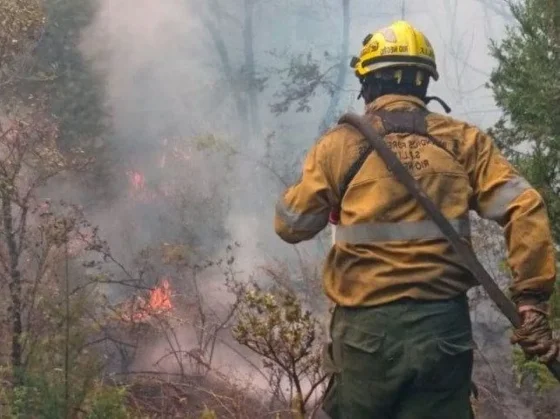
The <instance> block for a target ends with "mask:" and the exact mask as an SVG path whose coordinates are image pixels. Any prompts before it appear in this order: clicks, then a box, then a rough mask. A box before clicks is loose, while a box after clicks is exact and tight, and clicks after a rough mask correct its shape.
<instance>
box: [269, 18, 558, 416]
mask: <svg viewBox="0 0 560 419" xmlns="http://www.w3.org/2000/svg"><path fill="white" fill-rule="evenodd" d="M351 65H352V67H353V69H354V71H355V74H356V76H357V77H358V79H359V81H360V84H361V92H360V96H361V97H363V99H364V101H365V117H366V118H368V119H369V120H370V121H371V124H372V126H373V127H374V128H375V129H376V130H377V131H378V132H381V133H383V135H384V136H385V137H384V138H385V141H386V142H387V144H388V145H389V146H390V148H391V149H392V150H393V151H394V152H395V154H397V155H398V156H399V159H400V160H401V161H402V162H403V164H404V165H405V166H406V167H407V168H408V169H409V171H410V172H411V173H412V174H413V175H414V177H415V178H416V179H417V180H418V182H419V183H420V185H421V187H422V188H423V189H424V190H425V191H426V193H427V195H428V196H429V197H430V198H431V199H432V200H433V201H434V203H435V204H436V205H437V206H438V207H439V208H440V210H441V211H442V213H443V214H444V215H445V216H446V217H447V218H448V219H449V221H450V222H451V224H452V225H453V226H454V228H456V229H457V231H458V232H459V233H460V234H461V235H463V236H464V237H465V238H466V239H467V240H470V225H469V217H468V212H469V210H474V211H476V212H477V213H478V214H479V215H480V216H481V217H483V218H485V219H489V220H494V221H495V222H497V223H498V224H499V225H500V226H502V227H503V231H504V237H505V239H506V244H507V249H508V263H509V266H510V268H511V272H512V276H513V279H512V282H511V284H510V291H511V294H510V295H511V298H512V300H513V301H514V303H515V304H516V306H517V307H518V310H519V312H520V314H521V316H522V318H523V325H522V326H521V327H520V328H519V329H517V330H514V333H513V337H512V339H511V340H512V343H518V344H519V345H520V346H521V347H522V348H523V350H524V351H525V353H526V354H527V356H529V357H536V359H538V360H540V361H541V362H543V363H547V362H549V361H550V360H552V359H555V358H556V357H557V355H558V352H559V348H558V344H557V343H556V342H555V341H554V340H553V338H552V332H551V329H550V326H549V321H548V313H549V309H548V300H549V298H550V295H551V293H552V291H553V287H554V281H555V277H556V263H555V254H554V253H555V250H554V245H553V241H552V237H551V231H550V227H549V219H548V215H547V210H546V207H545V203H544V202H543V199H542V198H541V196H540V195H539V193H538V192H537V191H536V190H535V189H534V188H533V187H531V185H530V184H529V183H528V182H527V181H526V180H525V179H524V178H523V177H522V176H521V175H520V173H519V172H518V171H517V170H516V169H515V168H514V167H513V166H512V165H511V164H510V163H509V162H508V161H507V160H506V159H505V157H504V156H503V155H502V154H501V153H500V151H499V150H498V148H497V147H496V145H495V144H494V142H493V140H492V138H490V137H489V136H488V135H487V134H485V133H484V132H483V131H481V130H480V129H478V128H477V127H475V126H473V125H471V124H469V123H467V122H464V121H460V120H457V119H454V118H451V117H449V116H447V115H443V114H440V113H436V112H431V111H429V110H428V109H427V103H428V102H429V101H430V100H431V99H433V98H431V97H429V96H427V88H428V83H429V81H430V78H431V79H433V80H437V79H438V77H439V76H438V71H437V67H436V61H435V55H434V51H433V49H432V46H431V44H430V42H429V41H428V39H427V38H426V36H424V34H423V33H422V32H420V31H418V30H417V29H415V28H414V27H413V26H411V25H410V24H409V23H407V22H405V21H397V22H394V23H393V24H391V25H390V26H388V27H385V28H383V29H381V30H378V31H376V32H374V33H372V34H369V35H367V36H366V37H365V39H364V41H363V48H362V49H361V53H360V55H359V56H358V57H355V58H353V60H352V63H351ZM438 100H439V99H438ZM439 101H440V103H442V104H443V106H444V108H446V110H449V109H448V108H447V106H446V105H445V103H444V102H442V101H441V100H439ZM329 219H330V220H331V222H338V226H337V229H336V232H335V237H334V244H333V246H332V247H331V249H330V251H329V253H328V256H327V258H326V261H325V265H324V272H323V286H324V290H325V292H326V294H327V296H328V297H329V299H330V300H332V302H333V303H334V310H333V312H332V317H331V326H330V342H329V344H328V346H327V349H326V350H325V369H326V371H328V372H329V373H330V374H331V380H330V383H329V386H328V388H327V391H326V393H325V395H324V400H323V403H322V408H323V411H324V413H326V414H327V415H328V416H330V417H331V418H333V419H338V418H348V419H362V418H363V419H370V418H376V419H382V418H391V419H422V418H426V419H428V418H430V419H437V418H442V419H448V418H454V419H463V418H464V419H467V418H472V417H473V413H472V410H471V407H470V402H469V396H470V389H471V374H472V367H473V344H474V343H473V337H472V325H471V321H470V317H469V306H468V299H467V296H466V293H467V291H468V290H469V289H470V288H472V287H473V286H475V285H477V282H476V281H475V279H474V278H473V277H472V276H471V275H470V274H469V272H468V271H467V270H466V269H465V268H464V267H463V265H462V264H461V260H460V257H459V255H457V254H455V253H454V251H453V249H452V248H451V245H450V244H449V243H448V242H447V241H446V239H445V237H444V236H443V234H442V233H441V232H440V231H439V229H438V227H437V226H436V225H435V224H434V223H433V222H432V221H431V219H430V218H429V217H428V216H427V215H426V214H425V213H424V211H423V209H422V207H421V206H420V205H419V204H418V203H417V202H416V201H415V200H414V198H413V197H412V196H410V195H409V193H408V192H407V190H406V188H405V187H404V186H403V185H401V184H400V183H399V182H398V180H397V179H395V178H394V177H393V176H392V175H391V172H390V171H389V170H388V169H387V167H386V166H385V164H384V163H383V161H382V160H381V158H380V157H379V156H378V155H376V153H375V152H372V151H371V149H369V148H368V144H367V143H366V140H365V139H364V138H363V137H362V136H361V135H360V133H359V132H358V131H357V130H356V129H354V128H353V127H351V126H350V125H348V124H339V125H337V126H335V127H333V128H332V129H330V130H329V131H327V132H326V133H324V134H323V135H322V136H321V138H319V140H318V141H317V142H316V143H315V144H314V145H313V147H312V148H311V149H310V150H309V152H308V153H307V155H306V158H305V161H304V163H303V170H302V175H301V177H300V180H299V181H298V182H297V183H296V184H294V185H292V186H290V187H289V188H287V189H286V190H285V192H284V193H283V194H282V196H281V197H280V199H279V200H278V203H277V205H276V214H275V220H274V225H275V230H276V233H277V234H278V235H279V236H280V237H281V238H282V239H283V240H284V241H286V242H288V243H298V242H301V241H303V240H309V239H312V238H313V237H314V236H315V235H316V234H318V233H319V232H320V231H321V230H323V229H324V228H325V227H326V226H327V225H328V223H329Z"/></svg>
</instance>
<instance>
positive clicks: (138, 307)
mask: <svg viewBox="0 0 560 419" xmlns="http://www.w3.org/2000/svg"><path fill="white" fill-rule="evenodd" d="M172 309H173V305H172V304H171V288H170V285H169V280H168V279H167V278H163V279H162V280H161V281H160V284H159V285H158V286H156V287H155V288H152V289H151V290H150V291H149V292H148V295H147V298H143V297H140V296H138V297H136V298H135V299H134V300H132V301H130V302H127V303H125V304H124V307H123V308H122V309H121V310H120V311H121V313H120V316H121V318H122V320H124V321H127V322H132V323H144V322H147V321H149V320H150V319H151V318H154V317H157V316H161V315H165V314H167V313H169V312H170V311H171V310H172Z"/></svg>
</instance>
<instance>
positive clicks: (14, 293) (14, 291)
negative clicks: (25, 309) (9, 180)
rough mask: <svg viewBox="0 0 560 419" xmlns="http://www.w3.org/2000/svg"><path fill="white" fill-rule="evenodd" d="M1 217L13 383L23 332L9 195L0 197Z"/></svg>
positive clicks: (19, 285)
mask: <svg viewBox="0 0 560 419" xmlns="http://www.w3.org/2000/svg"><path fill="white" fill-rule="evenodd" d="M2 218H3V220H2V221H3V224H4V236H5V240H6V245H7V247H8V254H9V267H10V276H9V278H8V280H9V288H10V297H11V306H10V311H9V313H10V317H11V324H12V355H11V358H12V368H13V371H14V378H15V384H16V385H17V382H18V381H19V379H20V378H21V377H20V373H21V367H22V365H23V362H22V359H23V355H22V345H21V338H22V334H23V326H22V319H21V316H22V313H21V311H22V307H21V293H22V289H21V274H20V272H19V269H18V265H19V263H18V262H19V252H18V247H17V243H16V239H15V232H14V227H13V216H12V202H11V200H10V197H9V196H3V197H2Z"/></svg>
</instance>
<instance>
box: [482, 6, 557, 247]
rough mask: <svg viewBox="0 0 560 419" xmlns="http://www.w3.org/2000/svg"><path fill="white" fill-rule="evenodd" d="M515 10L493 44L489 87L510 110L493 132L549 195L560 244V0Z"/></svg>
mask: <svg viewBox="0 0 560 419" xmlns="http://www.w3.org/2000/svg"><path fill="white" fill-rule="evenodd" d="M511 8H512V13H513V16H514V17H515V19H516V24H515V25H511V26H509V27H508V29H507V32H506V36H505V38H504V39H503V40H502V41H501V42H499V43H497V42H493V43H492V46H491V53H492V55H493V57H494V58H495V59H496V60H497V62H498V66H497V68H495V69H494V71H493V72H492V75H491V78H490V83H489V85H490V87H491V88H492V91H493V93H494V97H495V99H496V102H497V104H498V105H499V106H500V108H502V109H503V112H504V117H503V118H502V119H501V120H500V121H499V122H498V124H497V125H496V126H495V127H494V129H493V130H492V131H491V133H492V134H493V135H494V136H495V138H496V141H497V143H498V144H499V145H500V146H501V148H502V149H503V150H504V152H505V153H506V154H507V155H508V156H509V157H511V158H512V159H514V161H515V163H516V164H517V166H518V167H519V169H520V170H521V171H522V173H523V174H524V175H525V176H526V177H527V178H528V180H529V181H530V182H531V183H532V184H533V185H535V186H536V187H537V188H538V190H539V192H541V194H542V195H543V197H544V198H545V200H546V203H547V207H548V210H549V213H550V217H551V221H552V229H553V233H554V236H555V239H556V241H557V242H560V112H559V111H558V99H559V98H560V79H559V78H558V68H559V66H560V1H558V0H555V1H548V0H525V1H522V2H520V3H519V4H514V5H512V6H511ZM544 86H546V88H545V87H544Z"/></svg>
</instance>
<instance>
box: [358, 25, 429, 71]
mask: <svg viewBox="0 0 560 419" xmlns="http://www.w3.org/2000/svg"><path fill="white" fill-rule="evenodd" d="M362 45H363V48H362V50H361V51H360V56H359V57H353V58H352V61H351V62H350V65H351V67H352V68H354V71H355V73H356V76H358V77H359V78H363V77H365V76H366V75H368V74H370V73H372V72H374V71H377V70H380V69H383V68H390V67H395V66H399V67H401V66H411V67H417V68H421V69H424V70H426V71H427V72H428V74H429V75H430V76H432V77H433V79H434V80H437V79H438V78H439V74H438V72H437V67H436V57H435V54H434V50H433V48H432V45H431V44H430V41H429V40H428V38H426V36H425V35H424V34H423V33H422V32H420V31H419V30H417V29H416V28H414V27H413V26H412V25H411V24H410V23H408V22H405V21H402V20H399V21H396V22H394V23H393V24H392V25H390V26H388V27H386V28H383V29H380V30H378V31H377V32H374V33H370V34H368V35H367V36H366V37H365V38H364V40H363V42H362Z"/></svg>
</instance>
